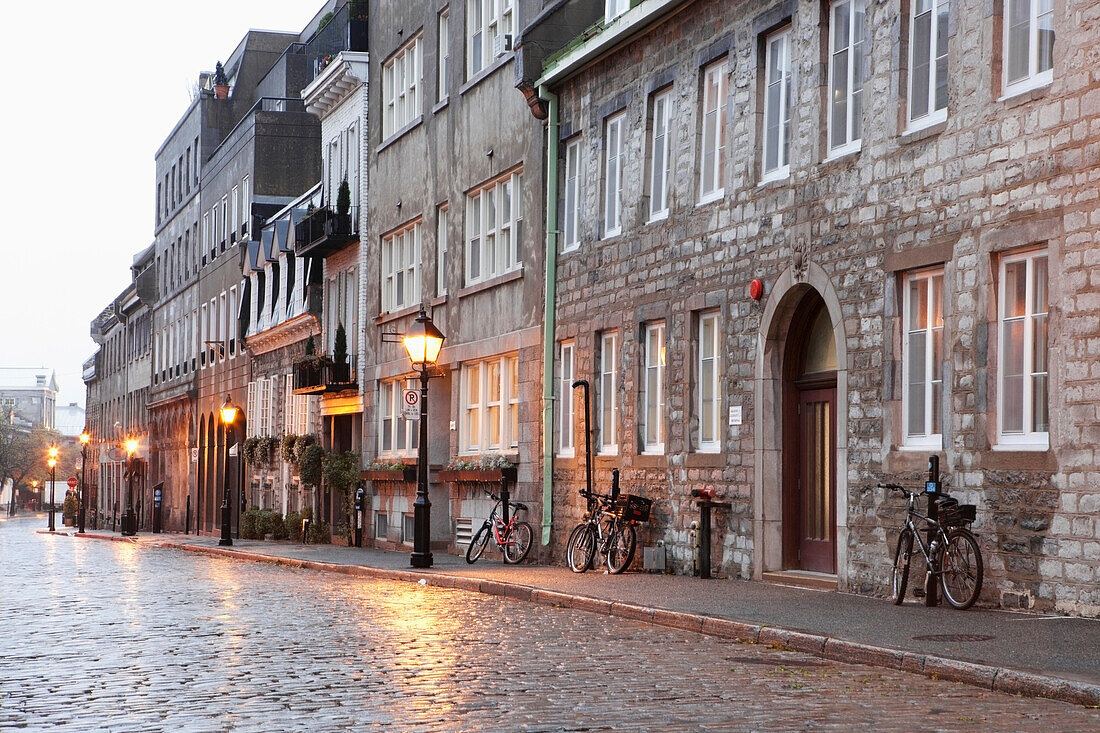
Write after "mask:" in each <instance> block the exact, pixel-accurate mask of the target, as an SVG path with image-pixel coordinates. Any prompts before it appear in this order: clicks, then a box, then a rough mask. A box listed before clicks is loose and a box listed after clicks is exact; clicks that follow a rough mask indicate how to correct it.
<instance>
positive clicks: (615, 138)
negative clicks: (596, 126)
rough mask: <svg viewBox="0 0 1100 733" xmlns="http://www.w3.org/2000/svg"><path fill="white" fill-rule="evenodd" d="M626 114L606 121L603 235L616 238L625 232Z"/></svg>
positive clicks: (620, 114)
mask: <svg viewBox="0 0 1100 733" xmlns="http://www.w3.org/2000/svg"><path fill="white" fill-rule="evenodd" d="M625 123H626V113H625V112H619V113H618V114H614V115H611V116H610V117H608V118H607V119H606V120H605V121H604V133H603V145H604V167H603V193H604V196H603V230H604V231H603V235H604V238H607V237H614V236H617V235H619V234H621V233H622V231H623V218H622V215H623V148H624V146H623V134H624V132H625V128H626V124H625Z"/></svg>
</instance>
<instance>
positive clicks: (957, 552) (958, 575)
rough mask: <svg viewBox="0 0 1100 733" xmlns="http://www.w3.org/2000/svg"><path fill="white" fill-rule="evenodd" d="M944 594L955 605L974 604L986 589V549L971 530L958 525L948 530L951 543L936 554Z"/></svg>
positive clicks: (962, 607)
mask: <svg viewBox="0 0 1100 733" xmlns="http://www.w3.org/2000/svg"><path fill="white" fill-rule="evenodd" d="M936 560H937V562H936V564H937V566H939V569H940V587H941V588H943V597H944V598H946V599H947V602H948V603H950V604H951V605H952V606H954V607H955V608H958V609H960V610H965V609H967V608H970V607H971V606H973V605H974V601H976V600H978V595H979V594H980V593H981V592H982V551H981V550H980V549H979V548H978V540H977V538H975V537H974V535H973V534H971V533H970V530H968V529H963V528H962V527H957V528H955V529H952V530H951V531H949V532H948V533H947V546H946V547H943V548H941V549H940V551H939V552H938V553H937V554H936Z"/></svg>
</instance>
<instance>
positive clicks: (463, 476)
mask: <svg viewBox="0 0 1100 733" xmlns="http://www.w3.org/2000/svg"><path fill="white" fill-rule="evenodd" d="M501 478H506V479H508V480H509V481H510V482H512V483H515V481H516V466H515V464H513V463H512V462H511V461H510V460H508V458H507V457H506V456H502V455H500V454H499V453H489V454H485V455H480V456H475V457H471V458H452V459H451V462H450V463H448V464H447V467H446V468H445V469H443V470H442V471H440V472H439V480H440V481H450V482H452V483H461V482H492V483H500V480H501Z"/></svg>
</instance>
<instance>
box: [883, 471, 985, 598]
mask: <svg viewBox="0 0 1100 733" xmlns="http://www.w3.org/2000/svg"><path fill="white" fill-rule="evenodd" d="M879 487H880V488H883V489H892V490H894V491H900V492H901V493H903V494H905V495H906V497H907V500H908V506H907V509H906V514H905V524H904V525H902V529H901V535H900V536H899V537H898V546H897V551H896V552H895V553H894V568H893V577H892V580H891V586H890V591H891V597H892V600H893V601H894V604H895V605H899V606H900V605H901V603H902V601H904V600H905V589H906V587H907V586H908V584H909V565H910V560H911V558H912V557H913V556H914V555H917V554H920V556H921V557H923V558H924V564H925V568H926V573H925V576H924V578H925V580H924V582H925V588H924V592H925V593H927V592H929V591H930V590H931V587H930V586H931V584H932V583H934V582H936V579H937V578H938V579H939V584H940V588H942V589H943V597H944V598H946V599H947V602H948V603H950V604H951V605H952V606H954V607H955V608H958V609H960V610H965V609H967V608H970V607H971V606H973V605H974V602H975V601H977V600H978V595H979V594H980V593H981V591H982V577H983V566H982V552H981V549H980V548H979V547H978V539H977V537H975V536H974V533H973V532H971V531H970V529H969V528H968V527H967V525H969V524H970V523H971V522H973V521H974V518H975V510H976V507H975V506H974V505H973V504H959V502H958V500H956V499H954V498H952V497H949V496H941V497H939V498H938V499H936V500H935V501H936V508H937V519H932V518H931V517H929V516H925V515H923V514H920V513H919V512H918V511H917V509H916V505H917V496H919V494H917V493H916V492H913V491H910V490H908V489H906V488H904V487H902V486H898V485H897V484H883V483H880V484H879ZM929 501H932V498H931V497H929ZM918 519H919V520H921V521H922V522H923V523H924V524H925V525H926V526H927V527H928V528H929V529H931V530H932V533H933V534H932V541H931V542H929V543H927V544H925V540H924V538H923V537H922V536H921V535H922V532H921V531H920V530H919V529H918V528H917V525H916V523H915V521H914V520H918ZM914 539H915V540H916V544H917V550H916V551H914V550H913V541H914ZM914 595H917V592H916V591H914Z"/></svg>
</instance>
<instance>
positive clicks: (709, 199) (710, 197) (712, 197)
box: [695, 188, 726, 208]
mask: <svg viewBox="0 0 1100 733" xmlns="http://www.w3.org/2000/svg"><path fill="white" fill-rule="evenodd" d="M725 196H726V189H724V188H720V189H718V190H717V191H712V192H711V193H708V194H707V195H706V196H704V197H703V198H701V199H699V200H698V201H697V202H696V203H695V206H696V208H698V207H700V206H706V205H707V204H713V203H714V202H715V201H721V200H722V199H723V198H725Z"/></svg>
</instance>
